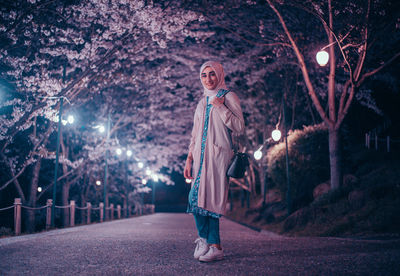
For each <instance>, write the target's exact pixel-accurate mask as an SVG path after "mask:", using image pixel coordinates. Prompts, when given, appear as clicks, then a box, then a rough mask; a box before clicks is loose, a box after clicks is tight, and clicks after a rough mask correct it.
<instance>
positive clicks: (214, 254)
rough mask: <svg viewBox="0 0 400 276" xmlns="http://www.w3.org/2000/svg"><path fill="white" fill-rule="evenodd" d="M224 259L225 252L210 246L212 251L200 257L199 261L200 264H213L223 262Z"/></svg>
mask: <svg viewBox="0 0 400 276" xmlns="http://www.w3.org/2000/svg"><path fill="white" fill-rule="evenodd" d="M223 258H224V250H222V249H221V250H220V249H218V248H216V247H215V246H210V249H209V250H208V252H207V253H206V254H205V255H203V256H200V258H199V261H200V262H212V261H217V260H222V259H223Z"/></svg>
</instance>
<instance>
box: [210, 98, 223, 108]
mask: <svg viewBox="0 0 400 276" xmlns="http://www.w3.org/2000/svg"><path fill="white" fill-rule="evenodd" d="M224 102H225V97H222V98H217V97H215V98H214V99H213V100H212V101H211V104H212V105H213V106H215V107H220V106H221V105H223V104H224Z"/></svg>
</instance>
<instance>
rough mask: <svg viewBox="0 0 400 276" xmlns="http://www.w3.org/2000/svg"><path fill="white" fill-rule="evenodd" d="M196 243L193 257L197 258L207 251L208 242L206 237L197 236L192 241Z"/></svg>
mask: <svg viewBox="0 0 400 276" xmlns="http://www.w3.org/2000/svg"><path fill="white" fill-rule="evenodd" d="M194 243H196V248H195V249H194V254H193V256H194V258H195V259H197V260H198V259H199V257H200V256H203V255H204V254H206V253H207V251H208V244H207V241H206V239H204V238H198V239H196V240H195V241H194Z"/></svg>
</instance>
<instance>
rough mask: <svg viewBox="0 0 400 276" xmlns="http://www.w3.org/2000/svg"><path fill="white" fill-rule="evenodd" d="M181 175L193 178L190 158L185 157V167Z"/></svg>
mask: <svg viewBox="0 0 400 276" xmlns="http://www.w3.org/2000/svg"><path fill="white" fill-rule="evenodd" d="M183 176H184V177H185V178H186V179H193V177H192V160H191V159H189V158H188V159H186V164H185V169H184V171H183Z"/></svg>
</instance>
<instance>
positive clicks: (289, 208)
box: [282, 94, 292, 215]
mask: <svg viewBox="0 0 400 276" xmlns="http://www.w3.org/2000/svg"><path fill="white" fill-rule="evenodd" d="M285 97H286V94H284V95H283V96H282V105H283V132H284V134H283V138H284V139H285V148H286V149H285V150H286V187H287V191H286V203H287V213H288V215H290V214H291V213H292V198H291V192H290V177H289V150H288V142H287V129H286V107H285Z"/></svg>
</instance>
